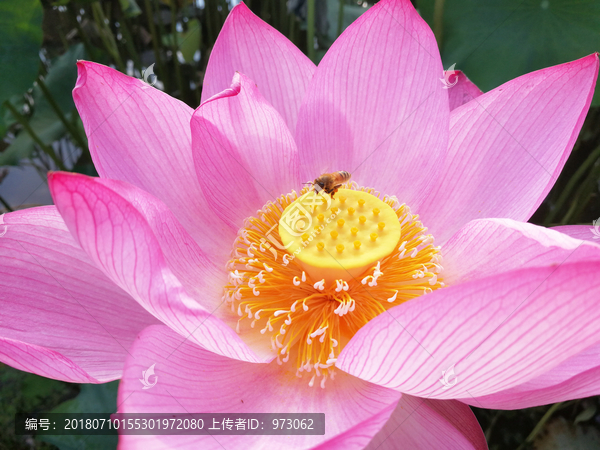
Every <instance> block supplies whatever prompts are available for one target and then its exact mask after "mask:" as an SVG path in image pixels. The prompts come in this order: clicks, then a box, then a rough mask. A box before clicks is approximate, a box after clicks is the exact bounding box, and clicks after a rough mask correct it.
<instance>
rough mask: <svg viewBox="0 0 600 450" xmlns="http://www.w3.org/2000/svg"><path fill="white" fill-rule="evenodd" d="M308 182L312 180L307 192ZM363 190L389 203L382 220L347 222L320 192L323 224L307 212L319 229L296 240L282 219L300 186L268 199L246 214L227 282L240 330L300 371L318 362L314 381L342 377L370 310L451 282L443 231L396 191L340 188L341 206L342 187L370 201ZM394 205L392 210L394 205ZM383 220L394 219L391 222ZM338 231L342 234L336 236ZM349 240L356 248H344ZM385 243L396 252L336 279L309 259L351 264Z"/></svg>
mask: <svg viewBox="0 0 600 450" xmlns="http://www.w3.org/2000/svg"><path fill="white" fill-rule="evenodd" d="M347 191H349V192H347ZM306 192H309V189H308V188H305V189H304V190H303V192H302V194H305V193H306ZM356 195H359V196H364V197H361V198H360V199H363V200H365V201H364V203H363V205H362V206H363V207H367V208H369V209H370V210H372V209H373V208H374V206H373V203H372V202H374V200H372V199H371V198H370V197H373V198H374V199H376V200H378V201H380V202H382V203H383V204H384V206H385V207H384V206H382V205H378V206H376V207H377V208H378V209H379V210H380V212H379V215H378V217H377V220H378V221H375V217H374V215H373V216H371V219H369V220H368V222H367V221H366V220H365V222H363V224H362V225H360V231H359V229H358V228H357V226H355V225H358V218H355V219H352V220H351V219H349V218H348V219H347V218H346V216H344V219H345V221H346V225H351V226H344V227H343V228H339V227H337V220H336V218H335V215H333V214H332V211H331V209H330V210H326V208H327V204H329V202H328V201H326V202H325V203H322V202H321V201H317V203H316V204H317V205H318V206H316V207H315V208H314V209H316V210H317V211H312V210H311V208H306V211H307V212H308V213H309V214H310V215H311V217H313V218H314V217H316V218H317V219H318V220H319V216H320V215H322V220H320V223H321V226H319V227H316V228H315V227H313V226H312V224H311V223H310V220H308V218H307V217H304V225H303V226H305V227H306V228H305V230H311V231H310V233H309V232H303V233H301V234H300V235H299V236H296V237H295V240H294V245H291V246H290V247H288V248H286V247H285V245H286V241H285V239H284V237H283V236H282V234H281V231H280V230H281V228H282V227H281V221H282V220H285V218H284V215H285V211H286V210H287V208H288V207H290V206H291V205H292V204H293V203H294V202H295V201H296V200H297V199H298V198H299V196H298V195H297V194H296V193H295V192H292V193H291V194H288V195H284V196H281V197H279V198H278V199H277V200H276V201H275V202H269V203H267V204H266V205H265V206H264V207H263V208H262V209H261V210H260V211H259V212H258V213H257V216H256V217H249V218H247V219H246V220H245V221H244V227H243V228H242V229H240V231H239V233H238V238H237V239H236V240H235V242H234V246H233V252H232V257H231V259H230V260H229V262H228V263H227V270H228V271H229V282H228V283H227V284H226V285H225V287H224V294H225V295H224V299H225V301H226V302H227V303H228V304H229V305H230V307H231V310H232V314H235V313H237V316H238V319H239V320H238V323H237V327H238V328H237V330H238V332H239V333H240V336H241V337H242V339H244V336H245V335H246V334H248V333H260V334H262V335H264V339H267V340H269V341H268V342H270V343H271V346H272V349H273V352H274V353H276V355H277V361H278V363H280V364H284V363H286V362H288V361H289V360H290V359H291V361H292V362H293V363H294V365H295V369H296V374H297V375H298V376H300V377H301V376H302V375H303V374H304V373H305V372H308V380H311V381H310V382H309V384H310V385H313V384H314V383H315V379H316V378H321V381H320V385H321V386H322V387H324V386H325V384H324V383H325V380H326V378H333V371H334V365H335V361H336V358H337V357H338V355H339V354H340V352H341V350H342V349H343V347H344V345H345V344H346V343H347V342H348V341H349V340H350V339H351V338H352V336H353V335H354V334H355V333H356V332H357V331H358V330H359V329H360V328H361V327H362V326H364V325H365V324H366V323H367V322H368V321H369V320H371V319H373V318H374V317H376V316H377V315H379V314H381V313H382V312H384V311H386V310H387V309H389V308H392V307H394V306H396V305H399V304H401V303H403V302H406V301H408V300H411V299H413V298H416V297H419V296H420V295H423V294H426V293H428V292H432V291H433V290H435V289H438V288H440V287H442V286H443V285H444V284H443V283H442V280H441V272H442V265H441V262H442V260H441V256H440V254H439V248H438V247H434V245H433V237H432V236H431V235H429V234H427V228H425V227H424V226H423V225H422V224H421V222H419V220H418V216H416V215H413V214H411V211H410V209H409V208H408V207H407V206H406V205H398V203H397V201H396V200H395V199H394V198H388V197H383V198H382V199H379V198H378V197H376V194H375V191H374V190H372V189H366V188H359V187H357V186H355V185H352V186H350V187H349V189H340V193H339V194H338V195H336V198H335V199H334V200H331V206H333V207H338V208H340V209H339V210H342V212H343V208H341V207H340V204H341V203H342V202H341V201H340V200H341V197H342V196H343V197H345V199H344V200H345V201H346V203H350V202H352V203H353V204H357V203H359V204H360V202H359V201H358V200H357V199H356ZM324 196H326V195H325V194H324ZM338 197H340V199H338ZM388 207H389V208H390V210H391V212H392V213H393V217H392V218H390V216H388V215H387V211H389V210H388V209H387V208H388ZM282 212H283V213H282ZM332 216H333V217H332ZM348 217H351V216H348ZM380 223H384V224H385V232H382V231H381V230H382V229H383V228H382V227H380ZM396 226H398V227H399V229H400V230H399V233H398V234H397V235H396V238H395V242H394V243H393V245H392V246H391V247H390V248H389V251H388V250H387V249H388V241H387V240H386V239H388V235H393V232H394V229H395V227H396ZM330 227H334V228H337V230H339V232H338V231H336V230H331V229H330ZM375 231H377V232H379V233H380V234H379V236H378V237H377V238H376V241H371V240H370V239H369V237H367V236H370V234H372V233H375ZM334 232H335V233H336V238H337V242H336V243H335V244H333V245H331V244H330V243H331V242H332V237H330V236H332V235H333V234H334ZM330 233H331V234H330ZM306 234H308V237H307V238H306V239H304V238H305V237H306V236H305V235H306ZM375 234H377V233H375ZM357 237H358V238H359V239H357ZM392 237H393V236H392ZM317 239H318V242H317ZM391 241H394V239H391V238H390V242H391ZM361 242H362V245H361ZM330 245H331V247H330ZM348 246H349V248H352V251H348V252H346V251H344V249H345V248H348ZM379 246H383V247H385V249H386V252H387V253H385V254H383V253H382V256H380V257H378V258H376V259H374V260H372V261H371V262H369V264H368V265H367V267H366V268H365V269H364V270H363V271H362V272H361V273H359V274H358V275H356V276H352V277H346V278H344V277H341V276H340V277H337V278H335V279H333V280H326V279H325V277H324V271H323V270H316V271H314V272H312V273H311V271H310V270H307V269H311V268H310V267H309V264H308V263H307V262H306V261H307V259H306V258H305V259H304V260H302V259H301V256H302V255H303V254H304V253H306V254H307V255H308V254H312V253H313V252H314V253H315V254H317V253H320V254H321V255H323V258H325V257H327V258H332V257H334V258H335V259H337V260H338V265H339V264H342V265H348V264H349V263H348V261H351V260H353V259H355V260H356V259H361V258H363V257H364V256H363V255H364V254H366V253H368V252H369V251H371V250H372V249H378V248H379ZM346 258H348V259H346ZM309 259H310V258H309ZM260 334H259V336H260ZM252 339H256V337H255V336H253V337H252ZM317 384H319V382H318V381H317Z"/></svg>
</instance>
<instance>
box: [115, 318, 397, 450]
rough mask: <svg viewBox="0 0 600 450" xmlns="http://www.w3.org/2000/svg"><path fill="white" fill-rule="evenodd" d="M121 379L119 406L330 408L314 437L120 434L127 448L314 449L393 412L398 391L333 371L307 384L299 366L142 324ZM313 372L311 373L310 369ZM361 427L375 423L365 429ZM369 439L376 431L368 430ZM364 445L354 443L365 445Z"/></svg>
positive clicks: (153, 409) (129, 409) (168, 409)
mask: <svg viewBox="0 0 600 450" xmlns="http://www.w3.org/2000/svg"><path fill="white" fill-rule="evenodd" d="M132 354H133V357H132V358H129V359H128V363H127V367H126V369H125V373H124V375H123V380H122V382H121V385H120V386H119V396H118V404H119V405H121V406H120V409H119V412H124V413H133V412H145V413H161V412H162V413H186V412H190V413H195V412H203V413H211V412H213V413H217V412H227V413H234V414H235V413H249V412H252V413H284V412H285V413H307V412H318V413H324V414H325V420H326V425H325V433H326V434H325V435H324V436H323V435H316V436H217V437H215V438H213V437H211V436H193V437H184V436H153V437H151V438H149V437H147V439H143V438H142V437H141V436H121V437H120V445H121V448H123V449H129V448H139V447H140V445H136V442H137V441H138V440H140V441H141V442H143V443H144V444H146V443H147V444H149V446H148V447H144V448H160V445H161V444H162V446H163V447H168V448H182V449H187V448H190V449H197V448H203V449H204V448H213V446H215V440H216V441H218V443H219V444H220V445H222V446H223V447H224V448H244V449H248V450H251V449H255V448H294V449H308V448H313V447H314V446H316V445H319V444H320V443H323V442H325V441H327V440H329V439H331V438H333V437H335V436H337V435H339V434H342V433H345V432H346V431H348V430H351V429H352V428H353V427H354V426H358V425H360V424H361V423H363V422H364V421H365V420H368V419H369V418H371V417H372V416H374V415H378V414H380V413H381V412H382V411H387V414H388V415H389V414H390V413H391V411H392V409H393V406H394V405H395V404H396V402H397V401H398V399H399V398H400V394H399V393H397V392H394V391H392V390H389V389H385V388H381V387H379V386H375V385H373V384H370V383H366V382H364V381H361V380H358V379H356V378H354V377H350V376H347V375H346V374H344V373H340V372H338V373H336V377H335V380H330V379H328V380H327V383H326V385H325V389H321V388H320V387H319V385H318V384H319V380H317V381H316V383H315V386H314V387H310V386H309V385H308V382H309V378H307V377H306V376H305V377H304V378H302V379H300V378H297V377H295V376H294V372H293V371H294V370H295V368H293V367H290V366H286V365H284V366H279V365H277V363H275V362H273V363H271V364H250V363H245V362H241V361H236V360H233V359H228V358H224V357H222V356H218V355H215V354H214V353H211V352H208V351H205V350H203V349H201V348H199V347H197V346H196V345H194V344H192V343H190V342H185V343H184V344H182V345H180V340H179V337H178V336H177V335H176V334H175V333H173V332H172V331H171V330H169V329H168V328H167V327H163V326H154V327H149V328H147V329H146V330H144V331H143V332H142V333H141V334H140V336H139V339H138V340H136V343H135V344H134V346H133V348H132ZM152 364H155V368H154V370H155V373H156V375H157V377H158V378H157V382H156V385H155V386H154V387H152V388H151V389H146V390H142V389H141V387H142V386H141V384H140V381H139V378H140V375H141V373H142V371H143V370H146V369H147V368H148V367H149V366H151V365H152ZM309 375H311V376H312V374H309ZM364 432H365V433H367V432H370V433H375V432H377V430H373V429H372V428H365V429H364ZM367 437H368V438H369V439H370V438H371V437H372V434H371V436H367ZM366 442H368V439H366V440H365V439H363V440H357V441H347V444H348V445H347V446H346V447H345V448H347V449H358V448H363V447H364V444H365V443H366ZM361 443H362V446H359V445H357V444H361Z"/></svg>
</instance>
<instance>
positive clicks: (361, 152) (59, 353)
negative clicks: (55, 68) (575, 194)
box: [0, 0, 600, 449]
mask: <svg viewBox="0 0 600 450" xmlns="http://www.w3.org/2000/svg"><path fill="white" fill-rule="evenodd" d="M78 67H79V78H78V81H77V85H76V86H75V89H74V92H73V95H74V99H75V103H76V105H77V108H78V110H79V112H80V114H81V117H82V119H83V123H84V126H85V129H86V133H87V136H88V139H89V146H90V151H91V154H92V157H93V160H94V164H95V166H96V168H97V170H98V173H99V174H100V178H90V177H86V176H83V175H78V174H70V173H60V172H59V173H52V174H50V176H49V182H50V188H51V192H52V195H53V198H54V201H55V205H56V206H49V207H41V208H32V209H28V210H24V211H18V212H14V213H9V214H6V215H5V216H4V225H5V227H6V234H5V235H4V236H3V237H2V238H0V254H1V255H2V257H1V258H0V268H1V272H2V278H1V284H2V286H1V288H0V293H1V295H2V297H1V307H2V315H1V316H0V317H1V326H0V335H1V336H2V338H1V341H0V342H1V344H0V345H1V347H0V348H1V351H0V359H1V360H2V361H3V362H5V363H7V364H10V365H12V366H13V367H16V368H18V369H21V370H25V371H29V372H33V373H36V374H39V375H42V376H45V377H49V378H55V379H60V380H65V381H70V382H78V383H103V382H107V381H110V380H115V379H119V378H120V379H121V383H120V387H119V395H118V408H119V411H120V412H146V413H154V412H156V413H158V412H169V413H186V412H227V413H242V412H243V413H247V412H269V413H284V412H285V413H292V412H298V413H306V412H319V413H325V420H326V433H325V435H309V436H216V437H213V436H131V435H122V436H120V441H119V445H120V448H123V449H130V448H143V449H149V448H152V449H159V448H160V449H163V448H164V449H168V448H182V449H187V448H189V449H192V448H194V449H195V448H207V449H208V448H221V447H223V448H247V449H255V448H295V449H296V448H298V449H300V448H320V449H321V448H327V449H338V448H339V449H342V448H343V449H354V448H365V447H367V448H378V449H388V448H389V449H392V448H393V449H397V448H424V449H425V448H426V449H429V448H452V449H472V448H476V449H480V448H485V447H486V443H485V439H484V436H483V433H482V431H481V428H480V427H479V425H478V423H477V421H476V419H475V417H474V415H473V414H472V412H471V410H470V408H469V406H468V405H476V406H478V407H489V408H497V409H510V408H524V407H530V406H535V405H543V404H547V403H552V402H558V401H562V400H566V399H572V398H578V397H585V396H589V395H596V394H599V393H600V376H598V375H600V358H599V355H600V334H599V333H598V326H597V324H598V323H599V322H598V321H599V320H600V309H599V308H598V306H597V305H598V298H599V295H600V277H599V276H598V273H600V246H598V245H597V244H595V243H594V242H593V240H592V237H593V234H592V233H591V232H590V231H589V226H588V227H585V226H581V227H577V226H569V227H561V228H559V229H546V228H542V227H538V226H535V225H532V224H528V223H525V221H527V220H528V219H529V218H530V217H531V215H532V213H533V212H534V211H535V210H536V208H537V207H538V206H539V205H540V203H541V202H542V200H543V199H544V197H545V196H546V194H547V193H548V191H549V190H550V188H551V187H552V185H553V183H554V182H555V180H556V178H557V177H558V174H559V173H560V171H561V168H562V167H563V165H564V163H565V161H566V159H567V157H568V155H569V153H570V151H571V149H572V147H573V144H574V142H575V139H576V138H577V135H578V133H579V131H580V128H581V126H582V123H583V120H584V117H585V115H586V112H587V111H588V108H589V106H590V101H591V98H592V94H593V90H594V85H595V81H596V76H597V72H598V56H597V55H596V54H594V55H591V56H588V57H585V58H582V59H579V60H577V61H573V62H570V63H567V64H562V65H559V66H555V67H551V68H548V69H544V70H540V71H537V72H533V73H530V74H527V75H524V76H522V77H519V78H516V79H514V80H512V81H509V82H508V83H506V84H504V85H502V86H500V87H498V88H497V89H494V90H492V91H490V92H487V93H481V91H479V89H477V87H476V86H474V85H473V84H472V83H471V82H470V81H469V80H468V79H467V78H466V77H465V76H464V74H462V73H460V72H457V73H455V74H454V76H458V82H457V83H456V84H455V85H453V86H452V87H449V88H448V89H446V88H447V87H448V85H446V84H445V83H443V82H441V81H440V77H441V76H443V68H442V63H441V60H440V57H439V53H438V49H437V45H436V42H435V39H434V36H433V34H432V32H431V30H430V29H429V28H428V27H427V25H426V24H425V22H424V21H423V20H422V19H421V18H420V17H419V15H418V14H417V13H416V11H415V10H414V9H413V7H412V6H411V4H410V2H409V1H408V0H397V1H394V0H382V1H381V2H379V3H378V4H377V5H375V6H374V7H373V8H371V9H370V10H369V11H367V12H366V13H365V14H363V15H362V16H361V17H360V18H359V19H358V20H357V21H356V22H355V23H353V24H352V25H351V26H350V27H349V28H348V29H347V30H346V31H345V32H344V33H343V34H342V35H341V36H340V37H339V39H338V40H337V41H336V42H335V43H334V44H333V46H332V47H331V49H330V50H329V52H328V53H327V54H326V55H325V57H324V58H323V60H322V62H321V63H320V64H319V66H318V67H315V66H314V65H313V64H312V63H311V62H310V61H309V60H308V59H307V58H306V57H305V56H304V55H303V54H302V53H301V52H300V51H299V50H298V49H297V48H295V47H294V46H293V45H292V44H291V43H290V42H289V41H287V40H286V39H285V38H284V37H283V36H282V35H280V34H279V33H278V32H276V31H275V30H274V29H272V28H271V27H269V26H268V25H266V24H265V23H263V22H262V21H260V20H259V19H258V18H256V17H255V16H254V15H253V14H252V13H251V12H250V11H249V10H248V8H247V7H246V6H244V5H243V4H240V5H239V6H237V7H235V8H234V9H233V10H232V11H231V13H230V15H229V17H228V19H227V22H226V23H225V26H224V28H223V30H222V31H221V34H220V36H219V38H218V40H217V42H216V44H215V47H214V49H213V51H212V53H211V56H210V61H209V65H208V69H207V72H206V77H205V80H204V86H203V99H202V103H201V105H200V106H199V107H198V108H197V109H196V110H195V111H193V110H192V109H190V108H188V107H187V106H186V105H184V104H182V103H181V102H179V101H177V100H175V99H173V98H171V97H169V96H168V95H166V94H164V93H162V92H160V91H159V90H157V89H145V88H146V87H147V86H146V85H145V84H144V83H143V82H142V81H141V80H137V79H133V78H129V77H127V76H125V75H123V74H121V73H119V72H117V71H115V70H112V69H110V68H108V67H105V66H102V65H99V64H94V63H90V62H80V63H79V64H78ZM446 78H447V77H443V79H442V80H445V79H446ZM232 80H233V81H232ZM449 81H450V84H452V82H453V81H454V80H452V79H450V80H449ZM340 170H346V171H348V172H350V173H351V174H352V180H351V181H352V182H351V183H346V184H343V186H341V189H339V191H338V192H337V193H335V196H334V198H333V199H331V197H330V196H329V195H328V194H327V193H323V192H318V191H319V189H317V188H316V186H319V185H318V184H317V185H314V186H311V185H310V184H309V185H304V186H303V184H302V183H305V182H307V181H312V180H315V179H316V178H318V177H319V176H320V175H321V174H323V173H335V172H336V171H340ZM336 186H337V185H336ZM336 186H333V187H336ZM338 187H339V186H338ZM317 194H318V195H319V196H320V197H319V198H317V197H315V198H317V201H321V202H324V203H323V204H319V203H317V204H315V205H313V206H311V207H310V208H308V211H309V214H313V213H315V212H318V211H320V210H321V209H323V208H326V210H327V214H328V215H327V216H325V215H322V217H320V215H319V214H317V215H315V216H314V217H313V216H312V215H311V216H303V217H304V218H305V219H306V220H309V221H310V220H313V219H314V220H317V221H318V222H315V223H319V222H323V223H322V224H319V225H318V226H317V225H315V228H316V231H314V230H313V231H311V234H310V235H308V232H306V233H303V234H302V235H301V236H300V237H298V236H293V235H292V234H290V233H288V235H286V234H285V232H284V230H283V228H282V227H283V223H282V221H283V219H284V213H285V214H287V213H288V212H289V211H290V210H291V209H293V208H295V207H296V206H297V205H298V204H299V202H302V201H304V200H305V199H306V198H308V197H309V196H310V195H314V196H316V195H317ZM290 208H291V209H290ZM319 208H321V209H319ZM327 208H328V209H327ZM333 208H336V209H335V210H333ZM361 208H362V209H361ZM257 210H258V211H257ZM286 211H287V212H286ZM330 212H331V215H329V213H330ZM286 217H287V216H286ZM294 217H296V218H298V215H296V216H294ZM329 219H331V220H329ZM328 220H329V222H328ZM340 220H341V222H340ZM325 222H327V223H325ZM352 224H355V225H353V226H352V227H350V225H352ZM306 227H307V224H306V223H304V225H303V226H298V227H297V230H300V228H302V229H307V228H306ZM336 227H337V228H336ZM360 227H363V228H360ZM353 229H356V231H353ZM365 230H366V231H365ZM300 231H302V230H300ZM368 231H371V233H368ZM334 232H335V233H334ZM394 233H396V234H394ZM394 236H396V237H395V238H394ZM284 238H285V239H284ZM284 241H285V242H284ZM356 242H358V244H357V243H356ZM305 244H306V245H305ZM294 248H296V249H297V250H301V251H300V252H298V253H296V251H295V250H294V251H293V252H292V249H294ZM384 250H385V251H384ZM332 261H333V262H334V263H335V262H337V263H338V264H337V266H336V264H334V263H332ZM321 276H322V279H321ZM236 329H237V331H236ZM149 368H153V369H154V374H152V377H151V379H149V380H145V378H147V375H148V374H149V372H148V370H149ZM140 377H141V379H142V382H140ZM144 380H145V381H144ZM145 387H146V388H147V389H144V388H145Z"/></svg>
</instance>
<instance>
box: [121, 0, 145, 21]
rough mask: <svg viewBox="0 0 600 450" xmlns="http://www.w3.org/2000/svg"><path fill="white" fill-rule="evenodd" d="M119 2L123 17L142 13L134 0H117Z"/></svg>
mask: <svg viewBox="0 0 600 450" xmlns="http://www.w3.org/2000/svg"><path fill="white" fill-rule="evenodd" d="M119 3H120V4H121V9H122V10H123V14H125V17H135V16H139V15H140V14H141V13H142V10H141V9H140V7H139V6H138V4H137V3H136V2H135V0H119Z"/></svg>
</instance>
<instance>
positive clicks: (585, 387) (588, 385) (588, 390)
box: [461, 366, 600, 409]
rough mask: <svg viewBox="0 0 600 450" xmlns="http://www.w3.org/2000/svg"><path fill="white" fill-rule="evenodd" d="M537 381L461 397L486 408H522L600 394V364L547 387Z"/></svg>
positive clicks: (471, 403)
mask: <svg viewBox="0 0 600 450" xmlns="http://www.w3.org/2000/svg"><path fill="white" fill-rule="evenodd" d="M536 380H537V379H536ZM536 380H532V381H530V382H528V383H524V384H522V385H520V386H517V387H514V388H512V389H507V390H506V391H501V392H497V393H495V394H491V395H486V396H483V397H477V398H466V399H461V400H462V401H464V402H465V403H468V404H470V405H474V406H478V407H482V408H494V409H518V408H531V407H533V406H540V405H548V404H551V403H557V402H562V401H565V400H572V399H576V398H585V397H591V396H593V395H598V394H600V366H598V367H594V368H593V369H589V370H586V371H585V372H581V373H579V374H577V375H575V376H574V377H572V378H569V379H568V380H566V381H563V382H562V383H559V384H556V385H552V386H547V387H543V388H537V383H536Z"/></svg>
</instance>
